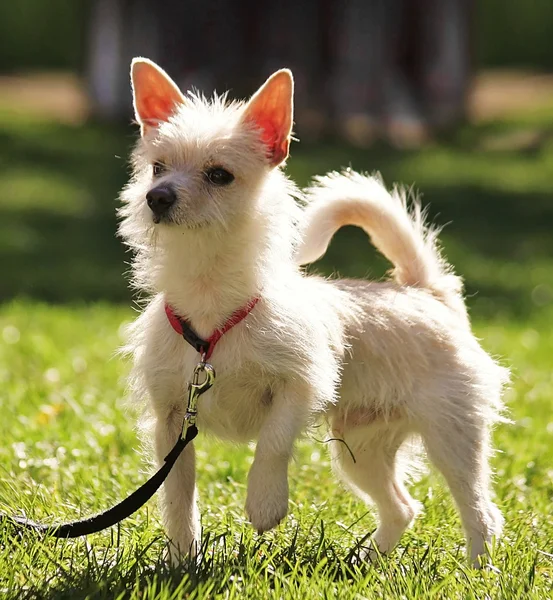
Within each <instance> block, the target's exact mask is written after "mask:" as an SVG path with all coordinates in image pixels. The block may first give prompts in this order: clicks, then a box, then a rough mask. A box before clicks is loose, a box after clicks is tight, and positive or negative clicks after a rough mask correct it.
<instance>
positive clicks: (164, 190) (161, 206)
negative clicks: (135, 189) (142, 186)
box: [146, 186, 177, 217]
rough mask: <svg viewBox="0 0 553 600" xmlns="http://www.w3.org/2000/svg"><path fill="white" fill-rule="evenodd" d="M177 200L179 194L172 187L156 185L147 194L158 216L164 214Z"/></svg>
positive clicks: (150, 204)
mask: <svg viewBox="0 0 553 600" xmlns="http://www.w3.org/2000/svg"><path fill="white" fill-rule="evenodd" d="M176 200H177V196H176V195H175V192H174V191H173V190H172V189H171V188H170V187H161V186H160V187H156V188H154V189H153V190H150V191H149V192H148V193H147V194H146V202H147V203H148V206H149V207H150V210H151V211H152V212H153V213H154V215H155V216H156V217H161V216H163V215H164V214H165V213H166V212H167V211H168V210H169V209H170V208H171V206H173V204H174V203H175V201H176Z"/></svg>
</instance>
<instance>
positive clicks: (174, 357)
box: [137, 336, 271, 442]
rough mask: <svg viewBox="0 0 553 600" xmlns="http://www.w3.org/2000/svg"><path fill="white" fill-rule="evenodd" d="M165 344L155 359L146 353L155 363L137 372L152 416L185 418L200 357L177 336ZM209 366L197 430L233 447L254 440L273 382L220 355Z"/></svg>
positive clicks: (251, 366) (246, 364)
mask: <svg viewBox="0 0 553 600" xmlns="http://www.w3.org/2000/svg"><path fill="white" fill-rule="evenodd" d="M163 341H164V342H166V343H163V344H158V345H157V349H158V352H157V353H154V352H152V351H150V352H146V353H145V356H150V357H152V356H154V357H155V359H154V360H146V361H145V363H146V364H144V363H143V364H142V365H137V366H138V368H139V369H142V370H143V373H144V375H145V380H146V385H147V387H148V390H149V397H150V400H151V402H152V406H153V409H154V411H155V412H156V413H158V414H159V415H160V416H161V415H163V414H167V413H169V412H173V411H177V412H178V413H182V414H183V415H184V411H185V409H186V404H187V397H188V384H189V382H190V380H191V379H192V376H193V372H194V368H195V366H196V365H197V364H198V361H199V355H198V353H196V352H194V351H193V350H192V349H191V348H189V347H188V346H187V345H186V344H185V343H184V342H183V340H182V339H181V338H178V336H175V338H174V339H173V338H169V340H163ZM167 341H169V343H167ZM151 349H152V348H150V350H151ZM160 350H161V351H160ZM217 354H218V355H217ZM211 362H212V364H213V367H214V369H215V373H216V375H215V381H214V383H213V386H212V388H211V389H210V390H208V391H207V392H206V393H204V394H203V395H201V396H200V398H199V400H198V429H199V430H200V431H203V432H207V431H209V432H211V433H213V434H215V435H216V436H217V437H220V438H223V439H228V440H232V441H237V442H238V441H249V440H251V439H254V438H255V437H256V436H257V434H258V432H259V430H260V428H261V425H262V423H263V420H264V418H265V416H266V415H267V413H268V411H269V408H270V406H271V392H270V390H271V381H270V380H269V379H268V378H267V377H266V376H263V374H262V372H261V369H260V368H259V367H258V366H257V365H256V364H255V363H254V362H243V361H231V360H228V359H226V360H225V357H224V355H223V356H221V353H220V352H219V353H216V355H215V356H214V357H213V360H212V361H211Z"/></svg>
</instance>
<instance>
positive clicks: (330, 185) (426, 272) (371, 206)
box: [296, 170, 466, 314]
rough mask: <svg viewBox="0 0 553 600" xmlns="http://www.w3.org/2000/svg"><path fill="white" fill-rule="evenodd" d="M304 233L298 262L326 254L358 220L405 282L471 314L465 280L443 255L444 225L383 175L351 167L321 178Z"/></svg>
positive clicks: (397, 277) (311, 195)
mask: <svg viewBox="0 0 553 600" xmlns="http://www.w3.org/2000/svg"><path fill="white" fill-rule="evenodd" d="M307 198H308V200H309V204H308V206H307V208H306V209H305V212H304V221H303V238H302V242H301V244H300V246H299V248H298V250H297V253H296V262H297V263H298V264H300V265H305V264H308V263H311V262H314V261H315V260H317V259H318V258H320V257H321V256H322V255H323V254H324V253H325V252H326V249H327V247H328V244H329V242H330V240H331V239H332V236H333V235H334V234H335V233H336V231H337V230H338V229H339V228H340V227H342V226H344V225H357V226H358V227H361V228H363V229H364V230H365V231H366V232H367V233H368V235H369V236H370V238H371V240H372V243H373V244H374V246H375V247H376V248H377V249H378V250H379V251H380V252H381V253H382V254H383V255H384V256H385V257H386V258H387V259H388V260H389V261H390V262H391V263H392V264H393V266H394V269H393V272H392V274H393V278H394V280H395V281H396V282H397V283H398V284H400V285H406V286H414V287H420V288H424V289H426V290H428V291H430V292H431V293H432V294H434V295H435V296H437V297H438V298H439V299H441V300H442V301H444V302H445V303H446V304H447V305H449V306H451V307H452V308H455V309H456V310H459V309H461V310H462V312H463V313H464V314H466V311H465V308H464V302H463V300H462V289H463V286H462V281H461V279H460V278H459V277H457V276H456V275H454V274H453V272H452V269H451V267H450V266H449V265H448V264H447V262H446V261H445V260H444V259H443V258H442V257H441V255H440V252H439V249H438V247H437V235H438V230H437V229H432V228H429V227H427V226H426V225H425V223H424V214H423V211H422V210H421V206H420V203H419V202H418V200H416V199H415V200H414V201H413V203H412V207H411V209H410V210H408V208H407V201H406V197H405V194H404V193H402V192H401V191H400V190H398V189H394V190H393V191H392V192H391V193H390V192H388V191H387V190H386V188H385V187H384V184H383V183H382V181H381V180H380V178H379V177H378V176H374V177H367V176H364V175H360V174H358V173H355V172H354V171H351V170H348V171H346V172H345V173H330V174H329V175H326V176H325V177H320V178H317V179H316V180H315V184H314V185H313V187H311V188H310V189H308V190H307Z"/></svg>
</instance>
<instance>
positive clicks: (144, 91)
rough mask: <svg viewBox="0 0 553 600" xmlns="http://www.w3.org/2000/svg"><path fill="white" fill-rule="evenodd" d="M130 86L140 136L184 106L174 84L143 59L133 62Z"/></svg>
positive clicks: (167, 76) (148, 61)
mask: <svg viewBox="0 0 553 600" xmlns="http://www.w3.org/2000/svg"><path fill="white" fill-rule="evenodd" d="M131 83H132V93H133V104H134V114H135V116H136V120H137V121H138V122H139V123H140V130H141V133H142V135H143V136H144V135H145V134H146V133H147V132H148V130H149V129H150V128H155V127H158V126H159V124H160V123H162V122H164V121H167V119H168V118H169V117H170V116H171V115H172V114H173V112H174V111H175V110H176V108H177V107H178V106H179V104H183V103H184V102H185V100H184V96H183V95H182V93H181V91H180V90H179V88H178V87H177V84H176V83H175V82H174V81H173V80H172V79H171V78H170V77H169V75H167V73H166V72H165V71H164V70H163V69H161V68H160V67H158V66H157V65H156V64H155V63H153V62H152V61H151V60H148V59H147V58H133V61H132V63H131Z"/></svg>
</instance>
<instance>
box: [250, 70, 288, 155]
mask: <svg viewBox="0 0 553 600" xmlns="http://www.w3.org/2000/svg"><path fill="white" fill-rule="evenodd" d="M293 114H294V79H293V77H292V73H291V71H289V70H288V69H281V70H280V71H277V72H276V73H273V74H272V75H271V76H270V77H269V79H267V81H266V82H265V83H264V84H263V85H262V86H261V87H260V88H259V90H257V92H256V93H255V94H254V95H253V97H252V99H251V100H250V101H249V102H248V104H247V106H246V110H245V112H244V117H243V120H244V122H249V123H253V124H254V125H255V126H256V127H257V128H258V129H259V130H260V131H261V139H262V141H263V143H264V144H265V146H266V147H267V156H268V158H269V161H270V164H271V166H273V167H276V166H277V165H279V164H280V163H281V162H283V161H284V160H286V158H287V157H288V149H289V147H290V136H291V135H292V122H293V118H294V116H293Z"/></svg>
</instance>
